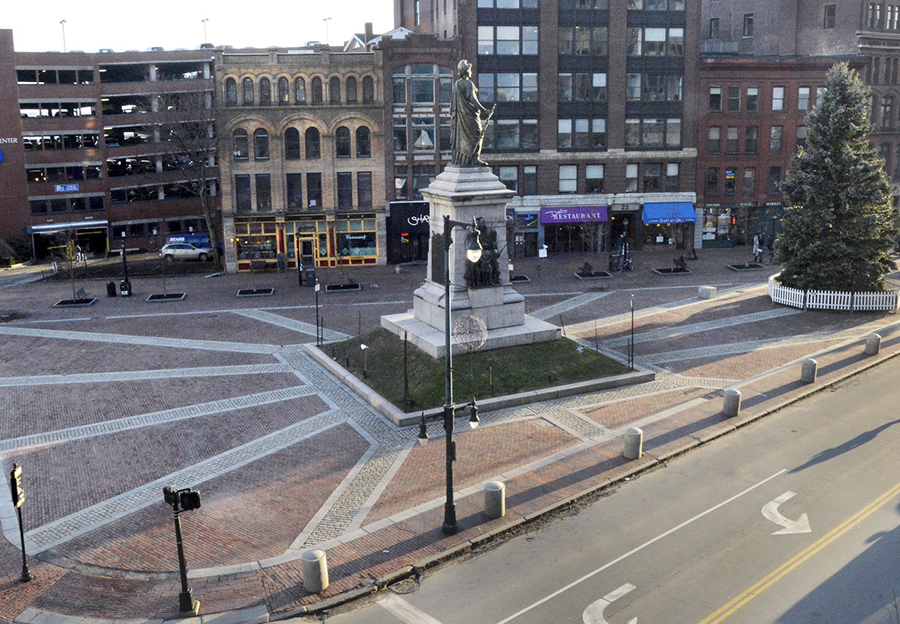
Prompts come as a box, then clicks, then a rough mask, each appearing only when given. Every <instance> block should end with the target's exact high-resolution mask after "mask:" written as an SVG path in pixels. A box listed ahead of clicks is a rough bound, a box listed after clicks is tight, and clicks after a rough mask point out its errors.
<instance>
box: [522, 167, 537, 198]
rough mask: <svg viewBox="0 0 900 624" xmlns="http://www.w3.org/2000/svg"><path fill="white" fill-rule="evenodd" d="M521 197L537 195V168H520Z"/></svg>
mask: <svg viewBox="0 0 900 624" xmlns="http://www.w3.org/2000/svg"><path fill="white" fill-rule="evenodd" d="M522 195H537V167H535V166H534V165H528V166H525V167H522Z"/></svg>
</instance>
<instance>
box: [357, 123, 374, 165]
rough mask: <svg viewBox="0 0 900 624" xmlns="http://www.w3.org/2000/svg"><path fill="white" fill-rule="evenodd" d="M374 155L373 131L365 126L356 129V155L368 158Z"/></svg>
mask: <svg viewBox="0 0 900 624" xmlns="http://www.w3.org/2000/svg"><path fill="white" fill-rule="evenodd" d="M371 155H372V133H371V131H370V130H369V129H368V128H367V127H365V126H360V127H359V128H357V129H356V157H357V158H368V157H369V156H371Z"/></svg>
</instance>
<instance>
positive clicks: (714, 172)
mask: <svg viewBox="0 0 900 624" xmlns="http://www.w3.org/2000/svg"><path fill="white" fill-rule="evenodd" d="M704 189H705V195H706V196H707V197H715V196H716V195H718V194H719V170H718V169H717V168H716V167H710V168H709V169H707V170H706V185H705V187H704Z"/></svg>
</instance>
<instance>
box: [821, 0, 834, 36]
mask: <svg viewBox="0 0 900 624" xmlns="http://www.w3.org/2000/svg"><path fill="white" fill-rule="evenodd" d="M836 14H837V5H836V4H826V5H825V9H824V18H823V20H822V28H824V29H825V30H834V18H835V15H836Z"/></svg>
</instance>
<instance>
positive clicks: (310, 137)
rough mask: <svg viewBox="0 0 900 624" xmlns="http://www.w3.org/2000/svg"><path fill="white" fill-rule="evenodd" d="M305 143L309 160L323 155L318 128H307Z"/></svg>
mask: <svg viewBox="0 0 900 624" xmlns="http://www.w3.org/2000/svg"><path fill="white" fill-rule="evenodd" d="M305 143H306V158H307V160H314V159H318V158H321V157H322V150H321V142H320V138H319V129H318V128H307V129H306V136H305Z"/></svg>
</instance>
